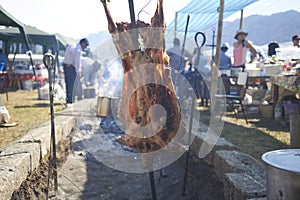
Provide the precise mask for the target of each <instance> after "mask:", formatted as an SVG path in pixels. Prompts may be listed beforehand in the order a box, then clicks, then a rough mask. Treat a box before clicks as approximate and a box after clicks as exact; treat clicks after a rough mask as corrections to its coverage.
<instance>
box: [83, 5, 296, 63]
mask: <svg viewBox="0 0 300 200" xmlns="http://www.w3.org/2000/svg"><path fill="white" fill-rule="evenodd" d="M299 19H300V12H297V11H294V10H290V11H286V12H282V13H276V14H273V15H270V16H263V15H252V16H249V17H246V18H244V23H243V29H245V30H246V31H248V32H249V35H248V37H247V39H248V40H251V41H253V42H254V44H256V45H265V44H268V43H269V42H271V41H277V42H279V43H289V42H290V43H291V38H292V36H293V35H295V34H300V20H299ZM239 23H240V22H239V20H235V21H233V22H226V21H225V22H224V24H223V37H222V42H229V43H230V44H232V43H233V42H234V38H233V37H234V35H235V33H236V30H237V29H238V28H239ZM211 30H212V29H208V30H207V31H206V37H207V43H206V44H212V42H211V40H212V31H211ZM171 35H172V34H171ZM172 36H173V35H172ZM172 36H171V37H172ZM109 38H110V35H109V33H108V32H106V31H102V32H99V33H95V34H91V35H89V36H88V39H89V41H90V43H91V49H92V50H93V51H94V52H95V53H96V54H97V56H98V57H102V58H103V57H105V56H108V57H114V56H115V55H111V53H110V52H111V51H113V52H114V51H115V50H114V47H113V44H112V43H111V42H108V43H106V44H105V42H107V40H108V39H109ZM172 40H173V39H172ZM191 41H192V43H193V45H194V42H193V38H192V39H191ZM207 49H209V47H207Z"/></svg>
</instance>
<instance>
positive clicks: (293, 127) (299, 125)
mask: <svg viewBox="0 0 300 200" xmlns="http://www.w3.org/2000/svg"><path fill="white" fill-rule="evenodd" d="M290 132H291V133H290V134H291V139H290V145H291V148H294V149H299V148H300V116H299V114H290Z"/></svg>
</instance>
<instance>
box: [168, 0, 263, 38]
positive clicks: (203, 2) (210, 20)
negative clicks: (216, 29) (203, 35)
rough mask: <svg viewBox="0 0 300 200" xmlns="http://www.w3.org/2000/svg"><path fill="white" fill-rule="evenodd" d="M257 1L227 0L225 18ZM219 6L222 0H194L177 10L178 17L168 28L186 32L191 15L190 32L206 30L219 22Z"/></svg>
mask: <svg viewBox="0 0 300 200" xmlns="http://www.w3.org/2000/svg"><path fill="white" fill-rule="evenodd" d="M256 1H258V0H225V3H224V14H223V17H224V19H225V18H226V17H229V16H230V15H232V14H234V13H235V12H237V11H240V10H242V9H243V8H245V7H246V6H248V5H250V4H252V3H254V2H256ZM219 6H220V0H192V1H191V2H190V3H189V4H188V5H187V6H186V7H184V8H183V9H181V10H179V11H177V12H176V19H175V20H174V21H172V22H171V23H170V24H169V25H168V27H167V29H168V30H169V31H175V30H176V32H184V31H185V27H186V20H187V16H188V15H190V22H189V27H188V30H189V32H193V33H194V32H198V31H206V30H207V29H208V28H210V27H212V26H213V25H215V24H216V23H217V22H218V20H219V12H218V10H219ZM175 25H176V27H175Z"/></svg>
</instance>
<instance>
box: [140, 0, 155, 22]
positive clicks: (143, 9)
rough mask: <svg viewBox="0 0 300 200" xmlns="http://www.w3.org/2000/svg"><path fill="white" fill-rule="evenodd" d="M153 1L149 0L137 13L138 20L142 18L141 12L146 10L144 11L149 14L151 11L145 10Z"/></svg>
mask: <svg viewBox="0 0 300 200" xmlns="http://www.w3.org/2000/svg"><path fill="white" fill-rule="evenodd" d="M151 1H152V0H149V1H148V2H147V3H146V5H144V7H143V8H142V9H141V10H140V11H139V13H138V15H137V18H138V20H139V19H140V14H141V13H142V12H144V13H146V14H148V15H149V13H148V12H147V11H145V8H146V7H147V6H148V5H149V4H150V3H151Z"/></svg>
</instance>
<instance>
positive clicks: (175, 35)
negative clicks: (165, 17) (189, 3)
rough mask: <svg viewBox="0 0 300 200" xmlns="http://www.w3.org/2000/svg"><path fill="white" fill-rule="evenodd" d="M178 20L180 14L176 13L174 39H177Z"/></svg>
mask: <svg viewBox="0 0 300 200" xmlns="http://www.w3.org/2000/svg"><path fill="white" fill-rule="evenodd" d="M177 18H178V13H177V12H176V13H175V24H174V39H175V38H176V37H177V34H176V32H177Z"/></svg>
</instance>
